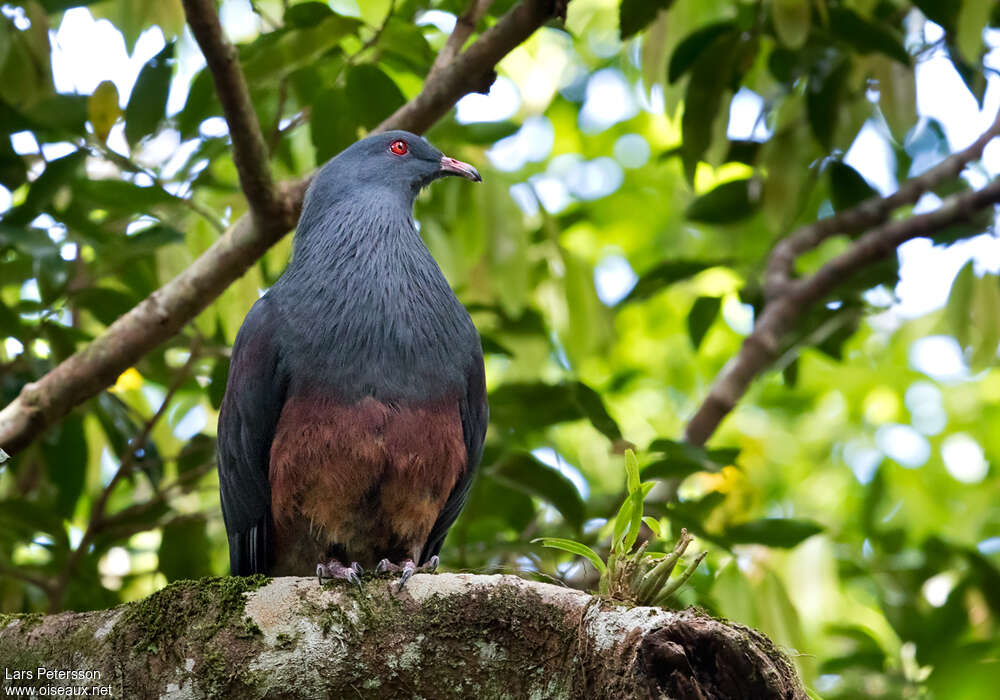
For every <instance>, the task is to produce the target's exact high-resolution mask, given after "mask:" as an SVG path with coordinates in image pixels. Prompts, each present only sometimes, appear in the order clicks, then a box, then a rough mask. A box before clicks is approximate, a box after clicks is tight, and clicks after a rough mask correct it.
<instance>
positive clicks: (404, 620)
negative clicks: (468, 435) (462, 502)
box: [0, 574, 806, 700]
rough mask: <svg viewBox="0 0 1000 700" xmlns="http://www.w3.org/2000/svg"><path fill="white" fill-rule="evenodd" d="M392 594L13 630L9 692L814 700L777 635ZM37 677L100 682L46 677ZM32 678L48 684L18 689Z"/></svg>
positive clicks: (172, 609)
mask: <svg viewBox="0 0 1000 700" xmlns="http://www.w3.org/2000/svg"><path fill="white" fill-rule="evenodd" d="M262 583H263V585H261V584H262ZM258 586H260V587H258ZM394 588H395V585H394V582H390V581H388V580H385V579H377V580H373V581H368V582H366V583H365V585H364V587H363V589H362V590H361V591H358V590H357V589H355V588H353V587H349V586H347V585H346V584H345V585H339V586H338V585H335V586H332V587H329V588H321V587H320V586H319V585H318V584H317V582H316V580H315V579H305V578H280V579H274V580H273V581H270V582H262V581H255V580H252V579H240V578H225V579H205V580H202V581H184V582H180V583H178V584H174V585H172V586H169V587H168V588H166V589H164V590H162V591H160V592H158V593H155V594H153V595H152V596H150V597H149V598H147V599H145V600H142V601H137V602H135V603H129V604H126V605H123V606H119V607H117V608H114V609H112V610H104V611H99V612H90V613H63V614H60V615H52V616H49V617H44V618H34V617H28V618H17V617H14V618H8V619H6V620H0V657H2V658H3V659H4V663H5V666H6V667H7V674H6V679H5V680H4V681H3V683H4V685H5V686H7V687H15V686H26V687H34V688H41V687H42V686H48V687H50V688H51V687H53V686H62V687H68V686H76V687H89V688H95V687H100V686H110V692H111V695H112V696H113V697H119V698H120V697H127V698H133V697H134V698H138V697H146V698H149V697H164V698H181V697H184V698H214V697H247V698H249V697H282V698H319V697H343V698H349V697H362V698H386V697H433V698H469V697H490V698H492V697H541V698H551V699H558V698H581V697H609V698H610V697H613V698H651V697H670V698H675V699H676V700H704V699H706V698H756V699H760V700H767V699H769V698H775V699H777V698H781V699H782V700H799V699H802V700H804V699H805V698H806V695H805V693H804V691H803V690H802V687H801V685H800V683H799V681H798V679H797V677H796V675H795V671H794V669H793V668H792V666H791V664H790V663H789V662H788V660H787V659H786V658H785V657H784V655H782V654H781V652H779V651H778V650H776V649H775V648H774V646H773V645H772V644H771V642H769V641H768V640H767V639H766V638H765V637H763V636H762V635H760V634H759V633H757V632H754V631H753V630H750V629H747V628H745V627H742V626H740V625H736V624H732V623H725V622H720V621H718V620H714V619H712V618H710V617H707V616H705V615H703V614H700V613H696V612H691V611H685V612H673V611H667V610H662V609H660V608H628V607H625V606H621V605H616V604H614V603H611V602H608V601H603V600H600V599H597V598H594V597H591V596H589V595H587V594H585V593H581V592H579V591H574V590H571V589H567V588H560V587H557V586H553V585H550V584H544V583H534V582H530V581H525V580H523V579H520V578H517V577H514V576H476V575H470V574H438V575H436V576H433V575H427V574H418V575H416V576H414V577H413V578H412V579H411V580H410V582H409V583H408V584H407V588H406V590H405V591H404V592H403V593H402V594H399V595H396V594H394V593H393V592H392V591H393V590H394ZM40 667H41V668H47V669H59V670H64V671H69V672H73V671H76V672H78V673H80V672H83V673H86V674H87V676H88V677H85V678H77V679H68V680H53V679H41V680H39V679H38V678H37V669H38V668H40ZM21 670H31V671H35V672H36V677H35V678H33V679H23V678H22V679H17V678H11V676H12V675H15V674H14V673H12V672H17V671H21ZM93 692H94V691H93V690H92V691H91V694H93Z"/></svg>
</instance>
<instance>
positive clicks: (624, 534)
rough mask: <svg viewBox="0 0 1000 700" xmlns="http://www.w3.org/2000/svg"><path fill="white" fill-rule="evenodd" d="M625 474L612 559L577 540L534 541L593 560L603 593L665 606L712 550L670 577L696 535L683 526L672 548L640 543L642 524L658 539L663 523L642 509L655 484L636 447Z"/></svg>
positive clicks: (610, 556) (697, 557)
mask: <svg viewBox="0 0 1000 700" xmlns="http://www.w3.org/2000/svg"><path fill="white" fill-rule="evenodd" d="M625 474H626V486H627V489H628V494H627V495H626V496H625V502H624V503H622V505H621V508H619V509H618V515H617V516H615V520H614V527H613V530H612V533H611V550H610V552H609V553H608V559H607V561H604V560H603V559H602V558H601V556H600V555H599V554H598V553H597V552H595V551H594V550H593V549H591V548H590V547H588V546H587V545H585V544H583V543H582V542H577V541H576V540H571V539H566V538H563V537H539V538H537V539H535V540H532V541H533V542H539V543H541V544H542V546H544V547H551V548H553V549H561V550H563V551H565V552H570V553H572V554H578V555H580V556H582V557H585V558H586V559H587V560H588V561H590V563H591V564H593V565H594V568H595V569H597V571H598V572H599V573H600V574H601V579H600V582H599V583H598V589H597V592H598V594H599V595H603V596H608V597H609V598H614V599H615V600H625V601H628V602H631V603H635V604H637V605H657V606H664V605H666V604H667V602H668V601H669V600H670V597H671V596H673V595H674V593H676V592H677V591H678V590H679V589H680V587H681V586H683V585H684V584H685V583H686V582H687V581H688V579H690V578H691V576H692V575H694V572H695V571H697V569H698V566H699V565H700V564H701V562H702V561H703V560H704V559H705V556H706V554H707V552H701V553H699V554H698V555H696V556H695V558H694V560H693V561H692V562H691V563H689V564H688V566H687V568H686V569H684V570H683V571H682V572H681V573H680V574H679V575H678V576H676V577H674V578H671V575H672V574H673V573H674V569H675V568H676V567H677V563H678V562H679V561H680V559H681V557H682V556H683V555H684V552H685V551H686V550H687V548H688V545H689V544H691V541H692V540H693V539H694V538H693V537H692V536H691V535H689V534H688V532H687V530H686V529H683V528H682V529H681V536H680V538H679V539H678V540H677V544H676V545H674V548H673V550H672V551H671V552H668V553H664V552H650V551H648V550H647V545H648V544H649V541H648V540H647V541H644V542H642V543H641V544H640V545H638V546H636V541H637V540H638V538H639V530H640V528H641V527H642V524H643V523H645V525H646V526H647V527H648V528H649V529H650V530H651V531H652V532H653V534H654V535H655V536H656V537H660V535H661V529H660V522H659V521H658V520H657V519H656V518H652V517H649V516H645V515H644V508H643V502H644V500H645V498H646V496H647V495H648V494H649V492H650V490H651V489H652V488H653V486H654V485H655V483H656V482H653V481H640V479H639V460H638V458H637V457H636V455H635V452H633V451H632V450H628V451H626V453H625Z"/></svg>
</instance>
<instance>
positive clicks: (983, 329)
mask: <svg viewBox="0 0 1000 700" xmlns="http://www.w3.org/2000/svg"><path fill="white" fill-rule="evenodd" d="M970 312H971V313H970V315H971V318H970V319H969V322H970V323H971V325H972V328H973V333H974V336H973V337H974V340H973V342H972V352H971V356H970V358H969V368H970V369H971V370H972V371H973V372H979V371H982V370H984V369H987V368H988V367H992V366H993V365H994V364H995V363H996V358H997V346H1000V276H998V275H994V274H989V273H987V274H985V275H983V276H982V277H980V278H979V279H977V280H976V281H975V284H974V287H973V293H972V303H971V307H970Z"/></svg>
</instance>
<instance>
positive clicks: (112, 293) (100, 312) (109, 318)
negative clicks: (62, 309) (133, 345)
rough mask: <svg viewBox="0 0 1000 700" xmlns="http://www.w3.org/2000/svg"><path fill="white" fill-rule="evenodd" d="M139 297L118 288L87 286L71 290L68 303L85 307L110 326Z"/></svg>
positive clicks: (76, 306) (133, 304) (134, 303)
mask: <svg viewBox="0 0 1000 700" xmlns="http://www.w3.org/2000/svg"><path fill="white" fill-rule="evenodd" d="M138 301H139V299H137V298H136V297H134V296H132V295H130V294H126V293H125V292H122V291H121V290H118V289H109V288H107V287H88V288H86V289H80V290H77V291H75V292H73V293H72V294H71V296H70V304H71V305H72V306H73V307H75V308H78V309H86V310H87V311H89V312H90V313H92V314H93V315H94V318H96V319H97V320H98V321H100V322H101V323H103V324H104V325H105V326H110V325H111V324H112V323H114V322H115V321H117V320H118V317H119V316H121V315H122V314H124V313H126V312H127V311H129V310H130V309H131V308H132V307H133V306H135V305H136V303H138Z"/></svg>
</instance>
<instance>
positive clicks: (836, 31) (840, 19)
mask: <svg viewBox="0 0 1000 700" xmlns="http://www.w3.org/2000/svg"><path fill="white" fill-rule="evenodd" d="M830 31H831V32H832V33H833V35H834V36H835V37H837V38H838V39H840V40H841V41H843V42H845V43H847V44H850V45H851V46H853V47H854V48H855V49H857V50H858V51H859V52H860V53H863V54H866V53H872V52H875V51H877V52H879V53H883V54H885V55H886V56H888V57H889V58H892V59H895V60H897V61H899V62H900V63H902V64H904V65H910V54H909V53H907V51H906V47H905V46H903V42H902V39H900V37H899V36H898V35H897V34H896V33H895V32H894V31H893V30H891V29H889V28H888V27H886V26H885V25H882V24H876V23H874V22H870V21H868V20H866V19H865V18H863V17H862V16H861V15H859V14H858V13H856V12H855V11H854V10H850V9H848V8H846V7H839V6H838V7H831V8H830Z"/></svg>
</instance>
